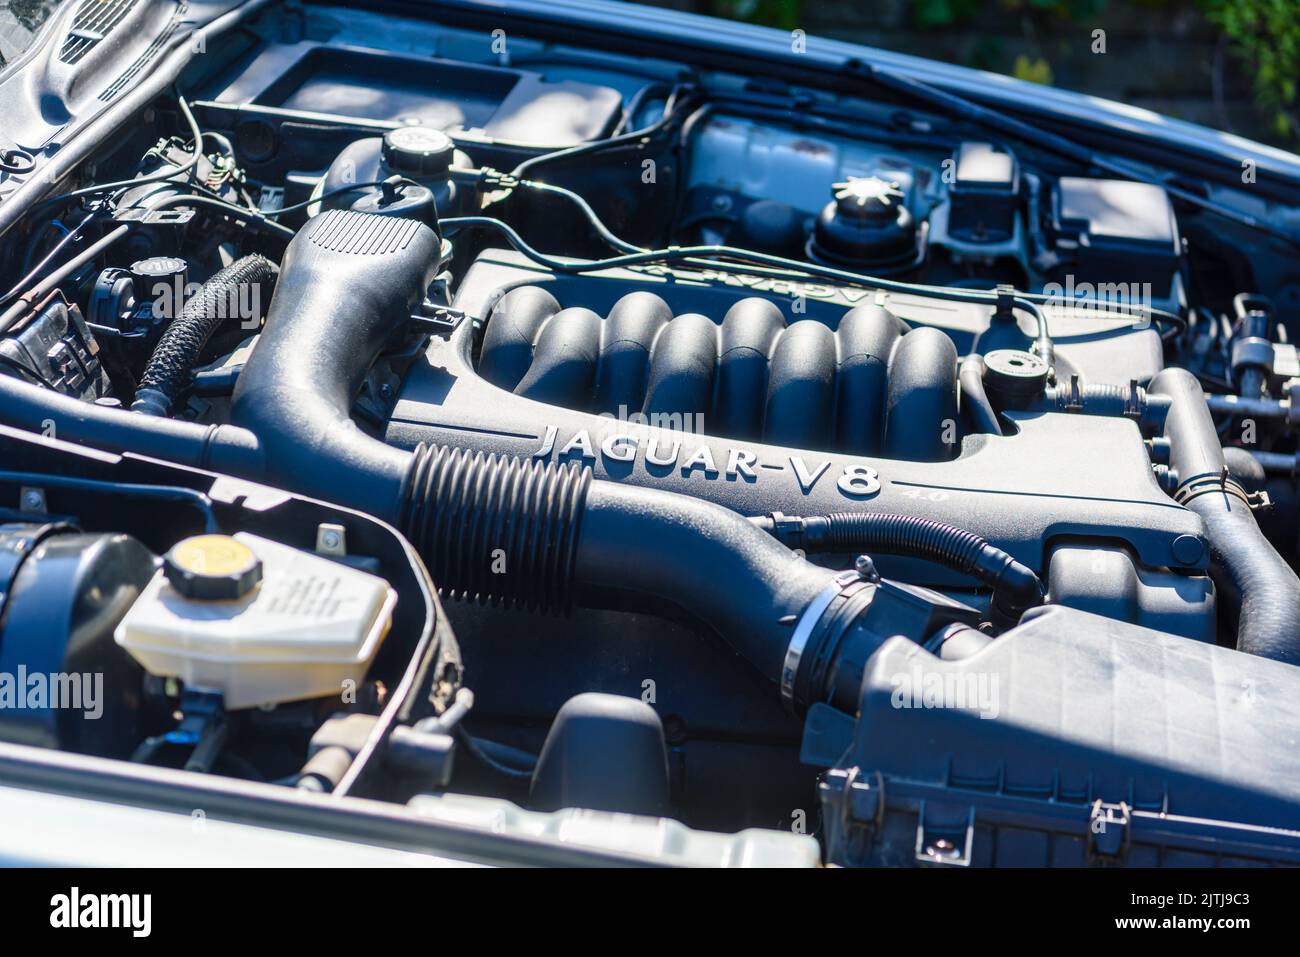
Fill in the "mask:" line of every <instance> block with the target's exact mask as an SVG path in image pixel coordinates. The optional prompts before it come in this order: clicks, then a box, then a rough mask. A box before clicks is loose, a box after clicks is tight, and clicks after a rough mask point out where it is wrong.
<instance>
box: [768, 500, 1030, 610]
mask: <svg viewBox="0 0 1300 957" xmlns="http://www.w3.org/2000/svg"><path fill="white" fill-rule="evenodd" d="M750 521H751V522H753V523H754V524H755V525H757V526H758V527H759V528H761V529H763V530H764V531H766V532H768V534H770V535H772V536H774V537H775V538H776V539H777V540H778V541H781V542H782V543H783V544H786V545H788V546H790V547H791V548H801V549H803V550H804V551H806V552H845V553H856V552H864V553H868V554H869V553H872V552H883V553H885V554H889V555H907V556H910V557H912V558H920V559H924V560H926V561H931V562H935V563H936V564H940V565H944V566H946V567H948V568H951V569H953V570H955V571H958V572H961V573H962V574H963V575H970V576H971V577H972V578H975V579H977V580H979V581H981V582H983V583H984V584H985V585H988V586H989V587H990V588H992V589H993V602H992V607H991V610H992V612H993V616H994V622H995V624H997V625H999V626H1000V627H1010V626H1011V625H1014V624H1015V623H1016V622H1018V621H1019V620H1020V616H1021V615H1023V614H1024V613H1025V612H1026V611H1028V610H1029V609H1030V608H1033V607H1035V606H1037V605H1041V604H1042V603H1043V595H1044V591H1043V584H1042V582H1041V581H1039V579H1038V576H1037V575H1036V574H1034V571H1033V569H1031V568H1029V567H1028V566H1027V565H1023V564H1021V563H1020V562H1018V561H1016V560H1015V559H1014V558H1012V557H1011V556H1010V555H1008V554H1007V553H1006V552H1004V551H1003V550H1002V549H1000V548H998V547H997V546H995V545H992V544H990V543H989V542H988V541H986V540H985V539H983V538H981V537H980V536H979V535H976V534H974V533H973V532H968V531H966V530H965V529H961V528H957V527H956V526H955V525H948V524H945V523H943V522H936V521H933V520H931V519H928V518H920V517H918V516H915V515H889V514H881V513H873V512H835V513H832V514H830V515H816V516H810V517H804V518H799V517H793V516H788V515H781V514H779V513H774V514H772V515H764V516H760V517H756V518H752V519H750Z"/></svg>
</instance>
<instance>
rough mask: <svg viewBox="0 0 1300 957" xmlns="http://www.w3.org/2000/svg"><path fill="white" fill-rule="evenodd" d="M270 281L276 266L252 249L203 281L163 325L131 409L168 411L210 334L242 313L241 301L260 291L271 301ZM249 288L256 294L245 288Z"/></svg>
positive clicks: (189, 379) (258, 295) (190, 375)
mask: <svg viewBox="0 0 1300 957" xmlns="http://www.w3.org/2000/svg"><path fill="white" fill-rule="evenodd" d="M274 281H275V266H274V265H273V264H272V263H271V261H270V260H269V259H267V258H266V257H264V256H259V255H257V254H253V255H251V256H244V257H243V258H241V259H236V260H235V261H234V262H233V263H231V264H230V265H229V266H227V267H225V268H224V269H222V270H220V271H218V272H217V273H215V274H214V275H213V276H212V277H211V278H210V279H209V280H208V281H207V282H205V283H204V284H203V285H202V286H201V287H200V288H199V292H198V293H197V294H196V295H194V296H192V297H191V298H190V299H189V300H188V301H187V302H186V303H185V305H184V306H183V307H182V308H181V314H180V315H179V316H177V317H176V318H175V319H173V320H172V321H171V323H170V324H169V325H168V326H167V328H166V329H164V330H163V334H162V336H161V337H160V338H159V340H158V344H157V345H156V346H154V350H153V354H152V355H151V356H150V357H149V362H148V364H147V365H146V366H145V369H144V374H143V375H142V376H141V377H140V385H139V386H138V387H137V388H136V391H135V400H134V401H133V402H132V403H131V411H132V412H143V413H144V414H146V415H168V414H169V413H170V412H171V410H172V405H173V404H175V402H176V400H177V398H179V397H180V395H181V394H182V393H183V392H184V391H185V390H186V389H188V388H189V386H190V383H191V382H192V381H193V378H194V366H195V365H196V364H197V363H198V361H199V355H200V354H201V353H202V352H203V348H204V346H206V345H207V344H208V340H209V339H210V338H212V334H213V333H214V332H216V331H217V329H218V328H219V327H220V326H221V324H222V323H223V322H226V321H227V320H229V319H236V318H241V316H240V313H241V311H242V310H243V307H244V306H245V305H246V304H251V303H254V302H260V301H261V300H262V297H263V296H265V297H266V301H267V302H270V298H271V296H270V294H271V291H272V287H273V286H274ZM253 289H256V290H257V292H256V293H255V294H251V293H250V292H249V290H253ZM247 318H257V319H259V320H260V318H261V317H260V316H259V317H247Z"/></svg>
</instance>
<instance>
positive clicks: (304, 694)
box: [114, 532, 397, 710]
mask: <svg viewBox="0 0 1300 957" xmlns="http://www.w3.org/2000/svg"><path fill="white" fill-rule="evenodd" d="M396 603H397V593H396V592H395V591H393V589H392V588H390V587H389V586H388V583H387V582H385V581H384V580H383V579H382V578H377V577H375V576H374V575H370V574H367V573H366V572H362V571H357V570H356V569H353V568H349V567H347V566H346V565H341V564H339V563H337V562H334V561H330V560H329V559H326V558H322V557H320V556H318V555H314V554H312V553H310V552H304V551H300V550H298V549H296V548H290V547H289V546H287V545H281V544H279V543H278V542H273V541H269V540H268V539H265V538H259V537H258V536H256V535H249V534H247V533H246V532H240V533H239V534H237V535H234V536H233V537H232V536H227V535H199V536H196V537H194V538H188V539H185V540H184V541H182V542H180V543H179V544H178V545H176V547H174V548H173V549H172V550H171V551H170V552H169V553H168V554H167V557H166V559H165V560H164V562H163V567H162V568H161V569H159V571H158V573H157V574H156V575H155V576H154V577H153V580H152V581H150V583H149V584H148V586H147V587H146V588H145V590H144V591H143V592H142V593H141V595H140V597H139V598H138V599H137V600H136V602H135V604H134V605H132V607H131V610H130V611H128V612H127V614H126V617H125V618H123V619H122V621H121V623H120V624H119V625H118V627H117V630H116V631H115V632H114V639H115V640H116V641H117V643H118V644H119V645H121V646H122V647H123V648H125V649H126V650H127V651H128V652H129V653H130V654H131V655H132V657H134V658H135V659H136V660H137V661H138V662H140V664H141V665H142V666H143V667H144V668H145V670H147V671H148V672H149V673H150V674H153V675H157V676H159V677H168V678H179V679H180V680H181V681H183V682H185V685H186V687H188V688H203V689H207V690H211V691H219V692H221V694H222V695H223V696H224V697H225V706H226V708H227V709H229V710H235V709H239V708H250V707H255V706H257V705H264V704H278V703H280V702H285V701H297V700H300V699H304V698H319V697H325V696H327V695H338V694H341V693H342V692H343V691H344V689H345V688H346V687H348V685H346V684H345V682H355V683H358V684H359V683H360V682H361V680H362V679H363V678H364V677H365V674H366V670H367V669H368V668H369V666H370V662H371V660H372V659H373V658H374V656H375V652H376V651H377V650H378V649H379V645H380V643H381V642H382V641H383V640H384V637H385V636H386V635H387V634H388V629H389V626H390V625H391V623H392V612H393V606H394V605H395V604H396Z"/></svg>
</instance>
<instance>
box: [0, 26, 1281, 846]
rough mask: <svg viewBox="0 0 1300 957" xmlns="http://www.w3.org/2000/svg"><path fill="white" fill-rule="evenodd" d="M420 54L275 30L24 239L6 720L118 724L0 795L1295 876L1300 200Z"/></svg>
mask: <svg viewBox="0 0 1300 957" xmlns="http://www.w3.org/2000/svg"><path fill="white" fill-rule="evenodd" d="M438 16H439V15H438V13H437V11H436V10H431V11H428V15H427V19H415V18H414V16H412V17H411V18H409V19H406V18H399V17H397V16H394V15H389V14H381V13H379V12H368V11H362V10H353V9H347V10H344V9H342V8H332V7H324V6H315V5H301V4H296V3H295V4H283V5H268V6H267V8H266V9H265V10H263V11H262V12H260V13H257V14H255V15H252V16H250V17H249V18H247V19H246V20H244V21H243V22H241V23H239V24H238V25H237V26H236V27H234V28H232V29H230V30H228V31H226V32H224V33H221V34H220V35H218V36H216V37H215V38H214V39H213V40H211V41H210V42H209V43H208V45H207V47H206V49H205V50H204V55H203V56H201V57H196V58H195V59H194V61H193V63H192V64H191V66H190V67H189V68H187V69H186V70H185V71H184V72H183V73H182V75H181V77H180V79H179V80H178V81H177V82H176V84H175V85H174V86H173V88H172V89H170V90H169V91H168V92H167V93H165V94H163V95H160V96H157V97H154V98H152V99H151V100H150V101H149V102H148V103H147V104H145V105H143V106H142V108H141V109H140V110H139V111H138V112H137V114H136V121H135V122H134V123H132V124H130V125H129V126H124V127H121V128H119V129H118V130H117V132H116V134H115V135H114V137H113V138H112V139H111V141H110V142H108V143H107V144H106V145H104V146H103V147H102V148H101V149H100V150H99V151H98V152H97V153H96V154H94V155H92V157H91V158H90V159H89V160H88V161H87V162H85V163H82V164H81V165H80V166H79V167H78V168H77V170H76V172H75V174H74V175H72V176H69V177H66V178H64V179H62V181H60V182H59V183H58V184H57V185H55V186H53V187H52V188H51V189H50V190H49V195H48V196H46V197H45V198H44V199H42V200H41V201H40V202H38V203H36V204H35V205H34V206H33V207H32V208H31V209H29V210H28V211H27V213H26V214H25V216H24V218H23V219H22V221H21V222H20V223H19V224H18V225H16V226H14V227H12V228H10V230H9V231H8V233H7V234H6V239H5V242H4V244H3V250H2V252H0V266H2V267H3V274H4V275H5V276H6V277H10V278H8V279H7V283H6V285H7V286H8V287H12V288H10V290H9V292H8V293H6V294H5V295H3V297H0V373H2V374H0V449H3V451H4V455H3V462H4V466H3V470H2V471H0V511H2V512H3V513H4V514H3V516H0V544H3V546H4V547H3V548H0V559H2V560H0V673H4V674H8V673H17V672H18V671H19V669H21V670H22V671H23V673H24V674H31V675H36V674H38V673H39V674H49V675H56V674H76V675H80V674H83V673H84V674H87V675H90V674H98V675H100V677H101V679H102V682H103V688H102V691H103V693H102V695H99V697H98V699H97V700H98V702H99V704H100V705H102V707H103V715H104V718H105V720H95V721H93V722H92V721H88V720H82V719H81V717H80V713H79V712H71V711H68V710H61V709H59V708H57V707H55V706H54V705H53V704H52V703H50V701H43V700H42V701H38V700H36V699H35V698H31V699H25V700H23V701H22V702H21V703H19V704H18V705H17V706H12V705H6V706H5V708H3V709H0V740H6V741H13V742H17V743H21V744H30V745H37V746H39V747H44V748H53V749H59V750H64V751H68V752H76V753H80V754H87V755H95V756H100V757H109V758H113V759H117V760H121V761H128V762H132V763H136V764H144V765H153V766H156V767H162V768H171V769H178V770H185V771H190V772H196V773H199V774H205V775H211V776H219V777H224V778H235V779H241V780H244V781H250V782H259V783H262V784H265V785H266V786H268V787H276V788H281V789H298V790H303V791H311V792H314V793H318V794H319V793H326V794H334V795H337V796H339V797H340V798H342V797H354V796H355V797H368V798H375V799H378V800H381V801H385V802H390V803H393V804H395V805H403V806H406V807H407V808H409V809H411V810H412V811H413V812H414V813H416V814H417V815H420V816H422V817H424V818H426V819H428V820H433V821H437V822H441V823H449V824H463V825H468V826H474V827H495V828H499V829H502V830H504V831H506V832H508V833H511V834H516V835H528V834H541V833H552V832H554V831H556V830H557V829H562V827H563V822H564V821H566V820H569V819H570V818H572V816H573V815H588V817H589V824H588V826H589V827H590V828H591V829H592V833H591V835H590V836H589V840H591V841H592V842H594V844H593V846H595V847H599V848H602V849H605V850H610V851H623V850H626V849H627V848H629V847H633V846H637V847H640V846H642V844H643V843H644V842H645V841H649V840H650V838H649V837H648V836H647V835H648V834H650V833H652V832H653V829H654V828H655V827H664V826H667V827H670V828H672V829H673V830H672V832H671V833H672V834H673V835H674V837H673V839H671V840H669V839H666V838H664V839H662V840H663V848H662V849H661V850H660V851H658V852H657V853H658V854H659V855H660V856H661V857H662V859H664V860H667V861H682V862H688V863H714V864H716V863H730V862H735V861H739V860H747V861H751V862H752V861H758V862H763V863H773V864H809V863H819V862H825V863H831V864H839V865H881V864H886V865H911V864H918V863H920V864H940V865H942V864H957V865H964V864H1004V865H1010V864H1023V863H1029V864H1035V865H1045V864H1065V865H1069V864H1084V863H1093V862H1097V861H1104V862H1123V863H1128V864H1138V865H1146V866H1151V865H1157V864H1159V865H1177V864H1188V863H1207V862H1217V863H1238V862H1258V861H1279V860H1280V861H1294V860H1295V859H1297V858H1300V837H1297V832H1298V831H1300V759H1297V757H1296V755H1295V752H1294V749H1293V748H1291V747H1290V746H1289V743H1288V742H1289V741H1290V740H1291V738H1292V736H1293V732H1294V729H1295V728H1296V727H1300V669H1297V666H1298V665H1300V581H1298V580H1297V578H1296V574H1295V571H1294V567H1295V565H1296V563H1297V561H1300V550H1298V543H1300V511H1298V508H1300V505H1298V501H1300V500H1298V493H1300V490H1298V489H1297V480H1296V475H1297V463H1300V458H1298V455H1300V453H1298V452H1297V441H1296V439H1297V425H1300V419H1297V417H1296V413H1295V412H1294V411H1293V409H1294V408H1295V397H1296V394H1297V390H1298V389H1300V359H1298V358H1297V353H1296V348H1295V346H1294V345H1293V344H1291V342H1290V339H1291V338H1292V337H1293V336H1294V335H1295V332H1296V329H1297V323H1298V322H1300V273H1298V272H1297V271H1296V267H1295V263H1296V261H1297V258H1296V249H1295V246H1296V241H1295V240H1294V239H1288V237H1287V236H1286V235H1283V234H1282V230H1281V227H1279V226H1277V225H1276V224H1277V223H1281V222H1283V221H1285V220H1287V216H1284V215H1283V214H1282V213H1281V212H1278V210H1280V209H1282V208H1283V207H1286V208H1287V209H1290V210H1292V211H1293V209H1294V207H1295V206H1296V205H1300V200H1296V201H1295V202H1293V203H1286V202H1283V201H1281V200H1260V199H1259V194H1258V193H1255V192H1251V191H1250V190H1248V189H1246V188H1245V187H1242V186H1240V184H1235V185H1234V183H1233V182H1232V180H1231V177H1232V175H1235V173H1234V171H1231V170H1230V171H1229V172H1228V174H1226V175H1210V174H1208V173H1206V174H1205V175H1195V174H1193V173H1191V172H1188V171H1187V170H1185V169H1179V170H1175V169H1173V168H1166V167H1165V166H1163V165H1161V164H1160V163H1159V162H1158V161H1157V160H1156V159H1154V158H1153V157H1151V156H1149V155H1124V154H1123V152H1122V151H1118V150H1117V152H1116V155H1111V154H1109V153H1106V152H1104V150H1105V147H1104V146H1103V147H1102V150H1103V152H1096V153H1093V152H1090V151H1089V150H1088V149H1083V148H1082V147H1077V145H1076V146H1075V147H1070V145H1069V144H1068V143H1064V142H1063V138H1062V137H1061V136H1060V135H1059V134H1057V133H1055V132H1052V131H1047V130H1040V131H1037V134H1035V131H1034V130H1032V129H1031V130H1026V129H1025V127H1026V125H1027V124H1026V123H1025V122H1023V121H1020V120H1015V119H1008V118H1006V117H1001V116H1000V114H996V113H994V112H993V111H990V110H982V109H975V108H971V109H957V108H954V104H953V102H952V101H953V100H955V99H956V98H955V97H954V96H953V95H951V94H938V93H936V92H935V91H934V90H933V89H932V88H929V87H926V86H925V85H924V84H920V83H913V82H912V81H908V82H903V81H901V80H898V79H897V77H895V78H894V79H893V80H890V78H889V74H887V73H881V74H879V75H878V76H876V75H875V74H873V76H876V79H877V80H878V81H879V82H880V84H881V88H882V89H883V92H880V95H867V94H866V93H863V92H862V88H861V83H858V85H857V86H856V87H854V86H850V87H849V90H848V91H847V92H846V90H845V89H844V88H842V86H843V84H842V83H839V82H838V81H837V83H831V82H830V81H826V83H825V84H824V85H819V84H818V83H817V82H816V81H815V78H813V77H808V78H803V79H791V80H787V79H782V78H780V77H779V76H778V75H777V74H774V73H763V72H761V71H759V70H758V69H757V66H756V67H755V70H754V71H753V72H748V73H747V72H745V71H744V70H741V69H738V67H737V65H735V64H730V65H727V66H725V67H722V66H719V67H717V68H714V67H713V66H712V65H699V64H696V63H693V62H692V58H691V57H690V56H688V55H687V53H686V52H683V53H682V55H681V56H680V57H679V58H676V59H675V58H673V57H672V56H671V55H669V53H670V51H664V50H660V49H655V50H653V51H650V53H652V54H653V55H649V54H647V55H644V56H633V55H630V54H628V53H626V52H622V51H619V50H617V49H614V48H612V47H608V46H605V45H603V44H602V43H600V42H597V41H596V40H595V39H592V38H588V39H587V41H586V42H584V41H583V38H582V37H580V36H575V37H559V38H557V37H555V36H546V35H543V33H544V31H542V32H539V34H538V35H536V36H534V35H531V34H530V32H529V30H528V29H527V28H526V26H521V27H520V28H519V29H518V30H517V31H516V30H514V29H511V30H510V31H508V32H506V31H503V32H502V35H501V36H500V37H498V36H496V35H495V34H494V33H485V32H484V31H483V30H482V29H480V28H479V26H478V25H477V24H462V23H459V22H457V20H456V18H455V17H454V16H452V15H450V14H448V15H446V16H445V18H444V22H439V20H438ZM123 22H124V23H127V24H130V22H131V19H130V15H128V17H127V19H126V20H125V21H123ZM61 68H62V69H64V70H67V71H75V69H76V68H77V67H76V65H75V64H67V63H64V64H62V66H61ZM850 79H852V78H850ZM858 79H859V80H860V79H861V78H858ZM945 97H946V99H945ZM24 135H26V131H24ZM48 147H49V144H48V143H42V142H40V141H39V136H38V135H37V134H35V133H32V135H31V138H30V140H29V141H20V143H19V148H18V152H21V153H23V155H24V156H25V157H26V159H25V160H24V163H26V162H30V164H31V167H30V169H26V170H20V171H19V172H13V171H12V170H11V167H12V166H14V164H15V163H17V160H16V158H15V157H16V154H13V153H10V154H6V164H8V165H6V166H5V169H6V171H7V172H5V173H4V174H3V175H4V177H5V179H6V180H7V181H8V182H7V183H6V182H3V181H0V195H4V194H5V189H6V186H16V185H20V184H21V183H22V182H23V180H24V175H32V176H34V175H37V174H36V173H34V172H32V170H36V169H37V168H38V167H39V164H40V162H41V161H42V159H43V158H44V157H45V156H46V155H47V151H48ZM1084 154H1086V157H1085V158H1084V159H1081V156H1084ZM48 155H53V154H52V153H49V154H48ZM19 165H20V166H21V164H19ZM15 168H17V167H15ZM1251 204H1262V205H1251ZM1288 215H1289V214H1288ZM1270 224H1273V225H1270ZM52 680H53V679H52ZM87 687H89V686H87ZM3 693H4V689H3V688H2V687H0V696H3ZM1265 716H1266V717H1265ZM626 815H631V816H632V817H623V816H626ZM1171 815H1172V816H1173V817H1174V818H1177V819H1178V820H1184V819H1186V820H1193V819H1194V820H1195V821H1196V822H1197V824H1196V826H1195V827H1192V826H1187V827H1180V826H1177V825H1175V824H1172V823H1170V820H1171V819H1170V816H1171ZM1098 821H1101V822H1103V826H1102V827H1100V828H1098V827H1097V826H1096V825H1097V822H1098ZM592 822H595V823H592ZM1107 825H1114V826H1110V827H1108V826H1107ZM1264 829H1272V830H1270V831H1269V834H1270V836H1269V837H1268V838H1267V839H1265V838H1264V837H1261V836H1260V835H1261V833H1262V830H1264ZM670 845H671V846H670Z"/></svg>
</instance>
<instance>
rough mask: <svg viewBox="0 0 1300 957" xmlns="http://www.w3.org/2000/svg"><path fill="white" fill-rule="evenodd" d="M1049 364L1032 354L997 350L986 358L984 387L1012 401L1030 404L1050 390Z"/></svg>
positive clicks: (1012, 350) (1011, 350)
mask: <svg viewBox="0 0 1300 957" xmlns="http://www.w3.org/2000/svg"><path fill="white" fill-rule="evenodd" d="M1047 374H1048V368H1047V363H1046V362H1044V361H1043V360H1042V359H1041V358H1039V357H1038V356H1036V355H1034V354H1033V353H1032V352H1022V351H1021V350H1019V349H995V350H994V351H992V352H989V353H985V355H984V387H985V388H986V389H988V390H989V392H990V393H991V394H997V395H999V396H1002V397H1004V398H1005V399H1008V400H1013V401H1014V400H1029V399H1034V398H1036V397H1037V396H1040V395H1042V394H1043V390H1044V389H1045V388H1047Z"/></svg>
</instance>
